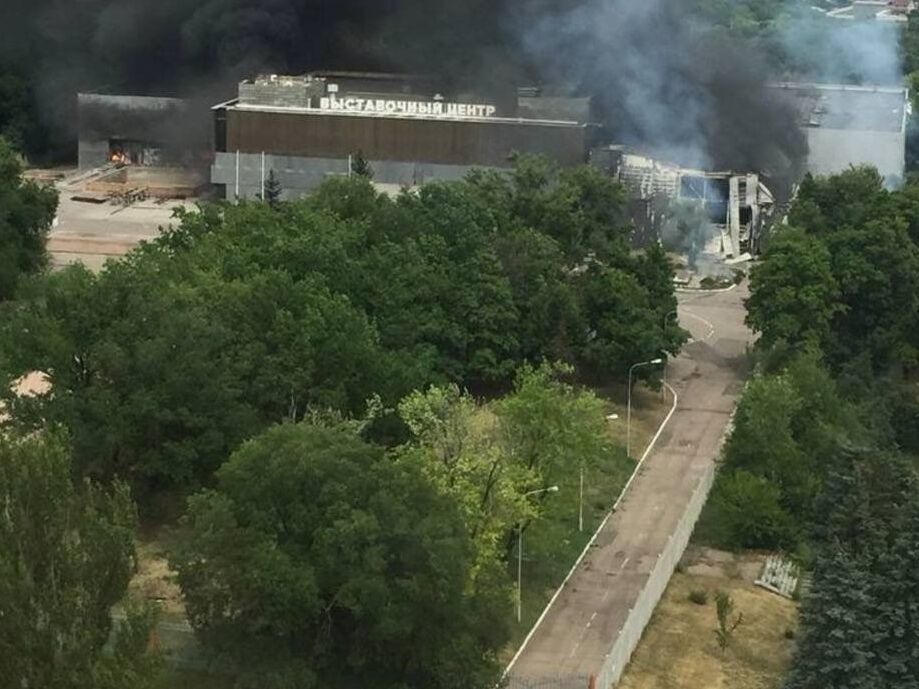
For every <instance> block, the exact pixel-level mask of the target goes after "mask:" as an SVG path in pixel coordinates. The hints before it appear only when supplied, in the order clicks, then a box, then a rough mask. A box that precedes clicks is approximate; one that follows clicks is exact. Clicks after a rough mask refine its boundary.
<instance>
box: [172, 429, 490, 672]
mask: <svg viewBox="0 0 919 689" xmlns="http://www.w3.org/2000/svg"><path fill="white" fill-rule="evenodd" d="M217 477H218V483H217V488H216V489H215V490H213V491H207V492H204V493H202V494H200V495H198V496H195V497H194V498H193V499H192V500H191V502H190V509H189V514H188V520H187V524H186V526H187V528H188V532H187V535H186V537H185V539H184V541H183V543H182V545H181V546H180V548H179V549H178V551H177V553H176V555H175V558H174V563H175V566H176V568H177V570H178V573H179V583H180V584H181V586H182V589H183V592H184V594H185V598H186V601H187V604H188V611H189V617H190V619H191V621H192V624H193V625H194V626H195V628H196V630H198V632H199V633H200V634H201V637H202V639H203V640H205V642H206V643H208V644H209V645H210V646H211V647H213V648H215V649H219V650H222V651H226V652H228V653H231V654H235V657H244V658H245V664H246V666H247V668H249V669H250V670H251V671H250V672H247V673H245V674H247V675H252V677H251V678H249V679H247V677H245V676H243V677H242V681H243V682H244V683H246V686H249V684H248V683H247V682H249V681H251V682H252V686H258V687H266V686H269V687H270V686H286V685H285V684H284V683H285V682H288V683H292V684H293V686H297V687H304V686H310V685H311V684H312V683H313V682H314V681H319V682H321V683H326V682H328V681H329V678H332V677H334V678H336V680H337V681H344V680H347V681H349V682H351V681H353V682H356V683H360V684H362V685H365V686H375V687H397V686H402V687H435V688H436V687H449V688H451V689H452V688H456V689H459V688H461V687H468V686H485V685H487V684H489V683H490V682H492V681H496V680H497V674H496V673H497V671H498V665H497V659H496V655H495V653H496V651H497V649H498V648H500V647H501V645H502V644H503V643H504V642H505V641H506V629H507V627H506V625H507V610H506V609H505V607H506V603H507V598H504V599H503V601H504V605H495V603H496V599H495V598H494V597H489V596H483V595H479V594H477V593H476V592H470V591H469V589H468V587H467V582H468V581H469V571H468V570H469V567H470V566H471V562H472V555H473V551H472V545H471V543H470V540H469V538H468V536H467V535H466V532H465V529H464V527H463V523H462V520H461V518H460V515H459V513H458V511H457V508H456V505H455V503H453V501H452V500H451V499H450V498H449V497H447V496H445V495H443V494H442V493H440V492H439V491H438V490H436V489H435V488H434V486H433V485H432V484H431V483H430V482H429V481H428V480H427V479H426V478H425V477H424V476H423V475H422V474H421V473H420V472H418V471H417V469H416V468H415V467H414V465H412V464H411V463H406V462H393V461H390V460H389V459H387V458H385V457H384V456H383V453H382V451H381V450H380V449H378V448H375V447H373V446H370V445H368V444H366V443H365V442H363V441H362V440H360V439H359V438H358V437H356V436H355V435H354V433H353V431H352V430H351V429H349V428H347V427H344V426H339V425H332V426H315V425H306V424H300V425H292V424H289V425H284V426H279V427H275V428H273V429H271V430H270V431H268V432H267V433H265V434H264V435H262V436H260V437H258V438H256V439H254V440H252V441H250V442H249V443H247V444H246V445H244V446H243V447H242V448H241V449H240V450H238V451H237V452H236V453H235V454H234V455H233V457H232V458H231V459H230V461H229V462H228V463H227V464H226V465H224V466H223V467H222V468H221V469H220V470H219V472H218V475H217ZM499 600H500V599H499ZM256 675H257V676H256Z"/></svg>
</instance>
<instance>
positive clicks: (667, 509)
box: [509, 287, 752, 689]
mask: <svg viewBox="0 0 919 689" xmlns="http://www.w3.org/2000/svg"><path fill="white" fill-rule="evenodd" d="M679 296H680V299H679V301H680V309H679V313H680V323H681V325H682V326H683V327H684V328H686V329H687V330H689V331H690V333H691V334H692V337H693V341H692V342H691V343H689V344H688V345H687V346H686V347H685V348H684V351H683V353H682V354H681V355H680V356H679V357H678V358H677V359H675V360H674V361H673V362H671V364H670V366H669V369H668V374H667V379H668V382H669V383H670V384H671V385H672V386H673V387H674V389H675V390H676V392H677V394H678V398H679V402H678V405H677V409H676V411H675V413H674V414H673V417H672V418H671V420H670V423H669V425H668V426H667V428H666V429H665V431H664V433H663V434H662V435H661V437H660V439H659V441H658V444H657V445H656V447H655V449H654V450H653V451H652V452H651V454H649V456H648V457H647V459H646V460H645V463H644V465H643V467H642V469H641V473H640V475H639V476H638V477H637V478H636V479H635V481H634V482H633V484H632V486H631V488H630V489H629V492H628V493H627V495H626V496H625V498H624V499H623V501H622V503H621V504H620V506H619V508H618V510H617V512H616V514H615V515H613V517H612V518H611V519H609V520H607V522H606V525H605V526H604V528H603V530H602V531H601V533H600V534H599V535H598V537H597V539H596V541H595V545H594V546H593V547H592V548H591V549H590V552H588V553H587V555H586V556H585V558H584V559H583V561H582V562H581V563H580V565H579V566H578V568H577V570H576V571H575V572H574V574H573V575H572V577H571V578H570V579H569V581H568V583H567V584H566V585H565V588H564V589H563V590H562V592H561V593H560V594H559V596H558V597H557V598H556V600H555V602H554V603H553V605H552V607H551V608H550V609H549V611H548V613H547V614H546V615H545V616H544V618H543V620H542V622H541V623H540V624H539V626H538V627H537V628H536V630H535V632H534V633H533V634H532V635H531V637H530V639H529V641H528V643H527V644H526V645H525V646H524V648H523V650H522V651H521V652H520V653H519V654H518V656H517V658H516V659H515V661H514V663H513V664H512V666H511V668H510V671H509V675H510V678H511V680H512V684H513V685H516V686H527V685H536V686H539V685H546V686H552V685H553V684H554V683H553V682H552V680H553V679H555V678H562V677H587V676H590V675H596V674H598V673H599V671H600V668H601V667H602V665H603V661H604V658H605V656H606V654H607V653H608V652H609V651H610V648H611V647H612V645H613V643H614V642H615V640H616V637H617V635H618V633H619V630H620V629H621V628H622V626H623V624H624V623H625V621H626V618H627V617H628V614H629V611H630V609H631V608H632V607H633V606H634V605H635V602H636V600H637V599H638V596H639V593H640V592H641V590H642V588H643V587H644V583H645V581H646V580H647V578H648V576H649V574H650V572H651V570H652V568H653V567H654V565H655V563H656V561H657V557H658V554H659V553H660V552H661V551H662V550H663V549H664V546H665V545H666V544H667V540H668V538H669V536H670V534H671V533H673V531H674V530H675V528H676V526H677V524H678V522H679V520H680V518H681V516H682V515H683V513H684V511H685V508H686V505H687V503H688V502H689V499H690V497H691V495H692V493H693V490H694V489H695V488H696V485H697V483H698V481H699V479H700V477H701V476H702V474H703V473H704V471H705V470H706V468H707V467H708V466H709V465H710V464H711V463H712V462H714V461H715V459H716V456H717V453H718V451H719V448H720V445H721V439H722V436H723V434H724V431H725V428H726V426H727V424H728V422H729V419H730V415H731V412H732V411H733V409H734V407H735V405H736V403H737V401H738V398H739V396H740V393H741V390H742V386H743V379H744V376H745V372H746V361H745V359H746V357H745V352H746V347H747V344H748V343H749V342H750V341H751V339H752V336H751V334H750V332H749V331H748V330H747V328H746V327H745V326H744V325H743V319H744V315H745V311H744V308H743V299H744V298H745V297H746V296H747V292H746V289H745V288H743V287H741V288H738V289H735V290H732V291H730V292H726V293H709V294H706V293H699V294H681V295H679ZM662 662H666V661H665V660H664V659H662ZM598 689H606V688H605V687H604V688H599V687H598Z"/></svg>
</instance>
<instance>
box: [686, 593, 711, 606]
mask: <svg viewBox="0 0 919 689" xmlns="http://www.w3.org/2000/svg"><path fill="white" fill-rule="evenodd" d="M689 602H690V603H695V604H696V605H705V604H707V603H708V591H706V590H705V589H693V590H692V591H690V592H689Z"/></svg>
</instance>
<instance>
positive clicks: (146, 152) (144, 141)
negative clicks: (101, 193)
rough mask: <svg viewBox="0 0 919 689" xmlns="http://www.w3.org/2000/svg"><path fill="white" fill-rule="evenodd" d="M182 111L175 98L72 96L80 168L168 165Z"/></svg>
mask: <svg viewBox="0 0 919 689" xmlns="http://www.w3.org/2000/svg"><path fill="white" fill-rule="evenodd" d="M186 110H187V104H186V103H185V101H183V100H180V99H178V98H156V97H150V96H118V95H105V94H97V93H80V94H77V121H78V125H77V126H78V135H79V141H78V164H79V167H80V169H81V170H92V169H94V168H99V167H103V166H104V165H107V164H109V163H113V162H115V163H125V164H131V165H143V166H148V167H149V166H158V165H163V164H165V163H167V162H168V161H169V159H170V158H171V157H172V153H173V151H172V150H171V148H172V147H171V146H170V142H171V141H172V140H174V139H176V138H177V135H176V134H175V132H177V130H178V129H179V128H180V127H181V123H182V122H183V121H184V119H185V118H184V113H185V112H186Z"/></svg>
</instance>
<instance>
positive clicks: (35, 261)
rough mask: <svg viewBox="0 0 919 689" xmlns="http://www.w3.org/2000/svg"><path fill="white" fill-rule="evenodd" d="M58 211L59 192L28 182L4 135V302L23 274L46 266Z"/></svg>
mask: <svg viewBox="0 0 919 689" xmlns="http://www.w3.org/2000/svg"><path fill="white" fill-rule="evenodd" d="M0 96H2V94H0ZM0 101H2V97H0ZM56 210H57V192H55V191H54V189H52V188H51V187H42V186H39V185H37V184H35V183H34V182H28V181H24V180H23V179H22V166H21V165H20V163H19V160H18V159H17V157H16V155H15V153H14V152H13V150H12V148H10V146H9V144H7V143H6V142H5V141H4V140H3V139H2V138H0V302H2V301H4V300H6V299H10V298H11V297H12V296H13V293H14V291H15V290H16V286H17V284H18V283H19V280H20V277H21V276H22V275H23V274H26V273H34V272H36V271H38V270H40V269H41V268H43V267H44V266H45V265H46V263H47V255H46V253H45V237H46V236H47V234H48V232H49V231H50V230H51V223H52V222H53V220H54V214H55V212H56Z"/></svg>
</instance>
